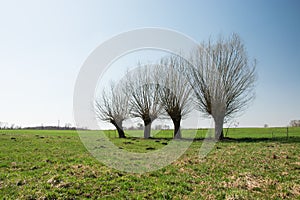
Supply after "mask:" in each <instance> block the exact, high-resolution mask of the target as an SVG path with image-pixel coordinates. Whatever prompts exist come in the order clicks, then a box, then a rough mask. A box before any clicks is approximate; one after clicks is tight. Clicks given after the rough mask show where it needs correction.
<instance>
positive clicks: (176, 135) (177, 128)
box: [172, 118, 181, 139]
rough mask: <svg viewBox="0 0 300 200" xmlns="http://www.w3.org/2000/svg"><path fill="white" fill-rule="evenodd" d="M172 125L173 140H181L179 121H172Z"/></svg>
mask: <svg viewBox="0 0 300 200" xmlns="http://www.w3.org/2000/svg"><path fill="white" fill-rule="evenodd" d="M172 121H173V124H174V138H175V139H181V130H180V121H181V119H175V118H174V119H172Z"/></svg>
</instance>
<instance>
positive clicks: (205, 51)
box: [188, 34, 256, 139]
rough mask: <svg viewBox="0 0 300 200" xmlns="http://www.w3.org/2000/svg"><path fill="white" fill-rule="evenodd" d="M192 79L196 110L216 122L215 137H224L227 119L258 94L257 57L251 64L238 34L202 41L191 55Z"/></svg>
mask: <svg viewBox="0 0 300 200" xmlns="http://www.w3.org/2000/svg"><path fill="white" fill-rule="evenodd" d="M191 63H192V64H193V67H189V68H188V69H189V70H190V72H189V80H190V83H191V86H192V87H193V90H194V93H195V95H196V106H197V109H198V110H199V111H201V112H203V113H205V114H206V115H208V116H212V118H213V119H214V121H215V138H216V139H223V137H224V135H223V123H224V119H226V118H230V117H232V116H234V115H235V114H237V113H238V112H240V111H241V110H243V109H244V108H246V107H247V105H248V104H249V102H251V100H253V98H254V96H255V93H254V87H255V80H256V73H255V66H256V62H255V60H254V61H253V63H249V58H248V55H247V53H246V50H245V47H244V45H243V44H242V42H241V39H240V37H239V36H238V35H237V34H233V35H232V36H231V37H229V38H228V39H226V40H225V39H223V38H220V39H219V40H217V41H216V42H214V43H213V42H211V41H210V42H208V43H202V44H201V45H199V49H197V50H196V51H195V54H193V55H192V59H191Z"/></svg>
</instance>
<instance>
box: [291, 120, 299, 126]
mask: <svg viewBox="0 0 300 200" xmlns="http://www.w3.org/2000/svg"><path fill="white" fill-rule="evenodd" d="M290 126H291V127H300V120H292V121H291V122H290Z"/></svg>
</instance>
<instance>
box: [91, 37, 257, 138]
mask: <svg viewBox="0 0 300 200" xmlns="http://www.w3.org/2000/svg"><path fill="white" fill-rule="evenodd" d="M255 65H256V63H255V61H254V62H253V63H249V59H248V56H247V53H246V51H245V47H244V45H243V44H242V42H241V40H240V38H239V36H238V35H236V34H233V35H232V36H231V37H229V38H228V39H227V40H225V39H223V38H220V39H219V40H217V41H216V42H212V41H209V42H208V43H202V44H200V45H199V48H198V49H196V50H195V51H194V52H192V53H191V55H190V59H189V60H185V59H183V58H182V57H180V56H174V55H172V56H169V57H164V58H162V59H161V60H160V62H159V63H157V64H155V65H144V66H142V65H141V64H138V68H137V69H136V70H133V71H131V72H128V73H127V74H126V76H125V78H124V79H122V80H121V81H120V82H119V84H117V85H113V84H112V85H111V88H110V90H109V91H108V92H107V91H104V92H103V93H102V98H101V99H98V100H97V101H96V104H95V105H96V107H95V108H96V113H97V116H98V117H99V118H100V119H101V120H105V121H108V122H110V123H112V124H113V125H114V126H115V127H116V129H117V131H118V133H119V137H121V138H124V137H125V134H124V131H123V128H122V123H123V121H124V120H126V119H127V118H129V117H138V118H141V119H142V120H143V122H144V137H145V138H149V137H150V131H151V124H152V122H153V121H154V120H155V119H157V118H158V117H159V116H160V115H168V116H169V117H170V118H171V120H172V122H173V124H174V138H181V131H180V123H181V120H182V119H183V118H184V117H186V116H187V115H188V114H189V112H190V111H191V110H192V109H197V110H199V111H200V112H202V113H204V114H205V115H206V116H211V117H212V118H213V119H214V121H215V137H216V138H217V139H222V138H223V123H224V120H228V118H231V117H233V116H235V114H237V113H238V112H240V111H242V110H243V109H244V108H245V107H246V106H247V105H248V103H249V102H251V100H252V99H253V98H254V86H255V80H256V75H255Z"/></svg>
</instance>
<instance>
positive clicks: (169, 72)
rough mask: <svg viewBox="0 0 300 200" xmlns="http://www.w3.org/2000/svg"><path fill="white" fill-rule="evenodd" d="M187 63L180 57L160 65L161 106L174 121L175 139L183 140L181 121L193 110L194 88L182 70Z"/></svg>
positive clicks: (174, 57) (163, 61) (173, 57)
mask: <svg viewBox="0 0 300 200" xmlns="http://www.w3.org/2000/svg"><path fill="white" fill-rule="evenodd" d="M185 64H186V61H185V60H184V59H183V58H181V57H179V56H169V57H166V58H163V59H162V60H161V62H160V65H158V67H159V68H158V70H157V72H158V73H157V75H158V78H157V83H158V85H159V86H160V87H159V94H160V95H159V96H160V104H161V105H162V107H163V108H164V110H165V111H166V113H167V114H168V115H169V116H170V118H171V119H172V122H173V124H174V138H177V139H179V138H181V130H180V123H181V120H182V119H183V118H184V117H185V116H186V115H187V114H188V113H189V112H190V111H191V108H192V106H191V105H192V87H191V86H190V84H189V82H188V80H187V79H186V77H185V76H183V73H181V70H182V69H184V67H185Z"/></svg>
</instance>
